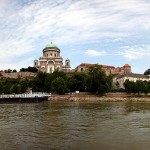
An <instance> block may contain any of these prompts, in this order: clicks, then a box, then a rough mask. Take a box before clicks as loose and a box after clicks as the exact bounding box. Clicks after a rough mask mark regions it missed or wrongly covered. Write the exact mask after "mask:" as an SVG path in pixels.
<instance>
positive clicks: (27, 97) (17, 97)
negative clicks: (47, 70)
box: [0, 92, 51, 103]
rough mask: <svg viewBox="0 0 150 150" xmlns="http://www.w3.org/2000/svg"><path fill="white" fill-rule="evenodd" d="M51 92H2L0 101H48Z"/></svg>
mask: <svg viewBox="0 0 150 150" xmlns="http://www.w3.org/2000/svg"><path fill="white" fill-rule="evenodd" d="M49 96H51V94H50V93H39V92H38V93H32V94H27V93H24V94H2V95H0V103H13V102H19V103H35V102H43V101H48V97H49Z"/></svg>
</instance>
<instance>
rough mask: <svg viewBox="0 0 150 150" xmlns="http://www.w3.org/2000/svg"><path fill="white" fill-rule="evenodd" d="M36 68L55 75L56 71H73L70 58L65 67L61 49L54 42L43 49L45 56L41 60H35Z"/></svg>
mask: <svg viewBox="0 0 150 150" xmlns="http://www.w3.org/2000/svg"><path fill="white" fill-rule="evenodd" d="M34 67H36V68H37V69H38V70H39V71H42V72H46V73H53V72H54V71H55V70H62V71H64V72H70V69H71V67H70V60H69V59H68V58H67V59H66V60H65V65H63V58H62V57H61V56H60V49H59V48H58V47H57V46H56V45H55V44H54V43H53V42H51V43H49V44H47V45H46V47H45V48H44V49H43V56H42V57H40V58H39V60H37V59H36V60H34Z"/></svg>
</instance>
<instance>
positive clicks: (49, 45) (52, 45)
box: [44, 42, 59, 49]
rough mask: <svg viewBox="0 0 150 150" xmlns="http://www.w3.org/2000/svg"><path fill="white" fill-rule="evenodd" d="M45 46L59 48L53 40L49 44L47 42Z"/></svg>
mask: <svg viewBox="0 0 150 150" xmlns="http://www.w3.org/2000/svg"><path fill="white" fill-rule="evenodd" d="M45 48H56V49H59V48H58V47H57V46H56V45H55V44H54V43H53V42H50V43H49V44H47V45H46V46H45ZM45 48H44V49H45Z"/></svg>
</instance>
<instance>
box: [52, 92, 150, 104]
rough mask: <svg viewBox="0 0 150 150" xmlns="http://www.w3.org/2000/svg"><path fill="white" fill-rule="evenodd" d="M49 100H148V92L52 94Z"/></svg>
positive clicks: (149, 100)
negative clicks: (101, 94)
mask: <svg viewBox="0 0 150 150" xmlns="http://www.w3.org/2000/svg"><path fill="white" fill-rule="evenodd" d="M49 100H50V101H54V102H56V101H61V102H67V101H68V102H78V101H79V102H96V101H111V102H112V101H114V102H115V101H148V102H150V94H148V95H143V94H142V95H135V94H126V93H107V94H106V95H105V96H97V95H92V94H87V93H84V94H82V93H80V94H73V95H52V96H51V97H49Z"/></svg>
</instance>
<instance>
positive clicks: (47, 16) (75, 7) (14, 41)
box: [0, 0, 150, 68]
mask: <svg viewBox="0 0 150 150" xmlns="http://www.w3.org/2000/svg"><path fill="white" fill-rule="evenodd" d="M149 8H150V2H149V1H147V0H132V1H131V0H124V1H123V0H115V1H114V0H109V1H108V0H92V1H91V0H86V1H85V0H80V1H72V0H57V1H47V0H32V1H31V0H27V1H18V0H13V1H11V0H1V1H0V30H1V36H0V62H3V63H4V62H6V63H7V62H8V61H9V62H10V63H12V64H15V61H16V60H17V59H22V61H24V60H25V59H26V57H27V55H28V53H29V52H33V55H34V54H37V50H39V47H40V48H41V47H42V46H43V43H44V44H45V45H46V44H47V43H48V42H50V41H54V42H55V43H58V45H60V46H65V47H67V46H68V45H72V46H73V47H75V46H79V45H80V47H79V49H83V48H84V46H85V45H88V44H89V43H92V44H93V43H95V42H96V41H98V42H101V41H104V42H105V43H104V44H106V45H107V44H109V43H110V44H111V43H119V44H120V43H124V41H125V42H130V41H131V40H133V39H134V40H137V41H139V40H143V37H144V42H149V40H150V37H149V35H150V19H149V18H150V9H149ZM98 42H97V43H98ZM102 44H103V43H102ZM125 44H126V43H125ZM92 46H93V49H95V47H94V45H92ZM111 48H112V49H113V48H114V47H111ZM132 48H133V49H132V50H131V51H132V52H131V51H130V50H129V49H127V50H125V49H122V50H123V51H122V52H121V53H120V54H119V55H122V56H124V57H125V58H128V59H130V60H132V59H134V58H135V57H134V56H135V55H137V57H136V58H138V57H141V56H142V55H141V54H142V53H146V54H147V51H148V50H146V51H144V50H143V48H142V50H143V52H142V53H140V54H138V51H136V48H135V47H132ZM100 49H102V48H101V47H100ZM114 49H115V48H114ZM66 51H67V52H66V53H69V52H70V51H69V50H66ZM110 52H111V50H110ZM104 53H105V51H102V52H98V51H95V50H88V51H86V56H88V57H96V56H101V55H104ZM129 53H130V55H129ZM144 57H145V55H144V56H142V58H144ZM14 66H15V65H14ZM0 67H1V65H0ZM16 67H17V66H16ZM1 68H2V67H1Z"/></svg>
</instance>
